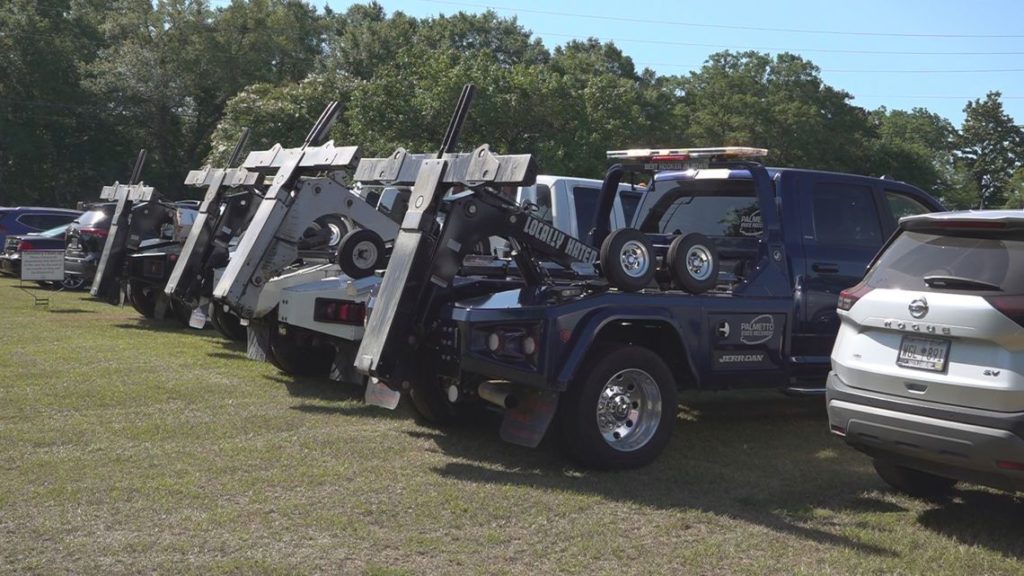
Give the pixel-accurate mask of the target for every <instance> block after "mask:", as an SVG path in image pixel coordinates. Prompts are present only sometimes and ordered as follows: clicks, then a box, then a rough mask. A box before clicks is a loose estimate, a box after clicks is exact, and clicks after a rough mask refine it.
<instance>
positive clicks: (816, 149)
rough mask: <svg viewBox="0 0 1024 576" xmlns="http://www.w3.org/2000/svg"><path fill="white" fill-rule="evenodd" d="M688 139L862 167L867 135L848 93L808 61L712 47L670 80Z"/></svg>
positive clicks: (786, 159) (823, 165) (802, 161)
mask: <svg viewBox="0 0 1024 576" xmlns="http://www.w3.org/2000/svg"><path fill="white" fill-rule="evenodd" d="M676 90H677V91H678V92H680V93H681V109H680V107H677V109H676V111H675V117H676V118H677V119H679V120H681V121H683V122H685V124H684V125H682V126H680V127H679V131H680V133H685V141H686V142H687V143H688V144H689V145H691V146H720V145H738V144H743V145H753V146H761V147H764V148H768V149H769V151H770V156H769V161H770V162H772V163H774V164H778V165H784V166H804V167H813V168H820V169H831V170H844V171H852V172H867V171H868V169H869V168H870V166H869V162H868V158H867V157H866V155H865V154H864V142H865V141H866V140H868V139H869V138H871V136H872V134H871V129H870V124H869V122H868V119H867V115H866V113H865V112H864V110H863V109H861V108H858V107H855V106H852V105H851V104H850V103H849V100H850V99H851V96H850V94H848V93H846V92H844V91H842V90H837V89H835V88H832V87H831V86H828V85H827V84H825V83H824V82H823V81H822V80H821V78H820V70H819V69H818V67H817V66H815V65H814V64H812V63H810V62H808V61H806V60H804V59H803V58H801V57H799V56H796V55H794V54H788V53H782V54H778V55H776V56H775V57H774V58H772V57H771V56H769V55H767V54H761V53H757V52H740V53H736V52H730V51H725V52H719V53H716V54H712V55H711V56H710V57H709V58H708V60H707V62H706V63H705V64H704V66H703V67H702V68H701V70H700V71H698V72H693V73H691V74H690V76H689V77H686V78H681V79H679V80H678V81H677V83H676Z"/></svg>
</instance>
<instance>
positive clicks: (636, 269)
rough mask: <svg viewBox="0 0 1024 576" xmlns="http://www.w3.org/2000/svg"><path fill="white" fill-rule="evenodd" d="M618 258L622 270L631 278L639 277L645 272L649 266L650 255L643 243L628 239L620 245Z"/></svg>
mask: <svg viewBox="0 0 1024 576" xmlns="http://www.w3.org/2000/svg"><path fill="white" fill-rule="evenodd" d="M619 260H620V262H621V263H622V271H623V272H625V273H626V275H628V276H630V277H631V278H640V277H642V276H643V275H644V274H647V269H648V268H650V262H651V255H650V253H649V252H648V251H647V247H646V246H644V245H643V243H641V242H637V241H636V240H629V241H627V242H626V243H625V244H623V245H622V250H621V251H620V252H619Z"/></svg>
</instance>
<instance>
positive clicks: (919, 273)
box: [867, 232, 1024, 294]
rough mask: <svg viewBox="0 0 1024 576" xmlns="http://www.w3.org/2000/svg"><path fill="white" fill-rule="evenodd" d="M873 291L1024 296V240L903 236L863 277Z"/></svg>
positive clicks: (966, 235)
mask: <svg viewBox="0 0 1024 576" xmlns="http://www.w3.org/2000/svg"><path fill="white" fill-rule="evenodd" d="M867 284H868V286H870V287H872V288H895V289H900V290H917V291H922V292H928V291H939V290H941V291H954V292H963V291H969V292H973V291H980V292H992V291H997V292H1002V293H1003V294H1024V240H1019V239H1008V238H998V237H993V236H991V235H988V236H986V235H978V234H962V235H948V234H943V235H938V234H930V233H925V232H903V233H902V234H900V235H899V236H898V237H897V238H896V239H895V240H893V243H892V245H891V246H889V248H888V249H887V250H886V251H885V252H884V253H883V254H882V255H881V256H880V257H879V259H878V262H877V263H876V264H875V266H873V267H872V271H871V273H870V274H869V275H868V277H867Z"/></svg>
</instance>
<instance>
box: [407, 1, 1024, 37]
mask: <svg viewBox="0 0 1024 576" xmlns="http://www.w3.org/2000/svg"><path fill="white" fill-rule="evenodd" d="M418 1H420V2H425V3H429V4H446V5H449V6H463V7H468V8H484V9H488V10H498V11H503V12H522V13H529V14H540V15H544V16H567V17H572V18H589V19H592V20H610V21H613V22H632V23H637V24H670V25H672V26H687V27H691V28H712V29H717V30H745V31H757V32H786V33H790V34H827V35H835V36H884V37H893V38H1024V34H938V33H934V34H919V33H907V32H863V31H842V30H811V29H805V28H769V27H762V26H739V25H734V24H702V23H696V22H683V21H677V20H663V19H657V20H653V19H649V18H630V17H625V16H602V15H599V14H584V13H582V12H560V11H554V10H536V9H532V8H514V7H508V6H495V5H492V4H476V3H472V2H454V1H452V0H418Z"/></svg>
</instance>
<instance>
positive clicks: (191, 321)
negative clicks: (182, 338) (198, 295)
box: [188, 306, 207, 330]
mask: <svg viewBox="0 0 1024 576" xmlns="http://www.w3.org/2000/svg"><path fill="white" fill-rule="evenodd" d="M206 318H207V316H206V310H204V309H203V307H202V306H196V307H195V308H194V309H193V310H192V315H191V316H189V317H188V327H189V328H195V329H196V330H202V329H203V328H205V327H206Z"/></svg>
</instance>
